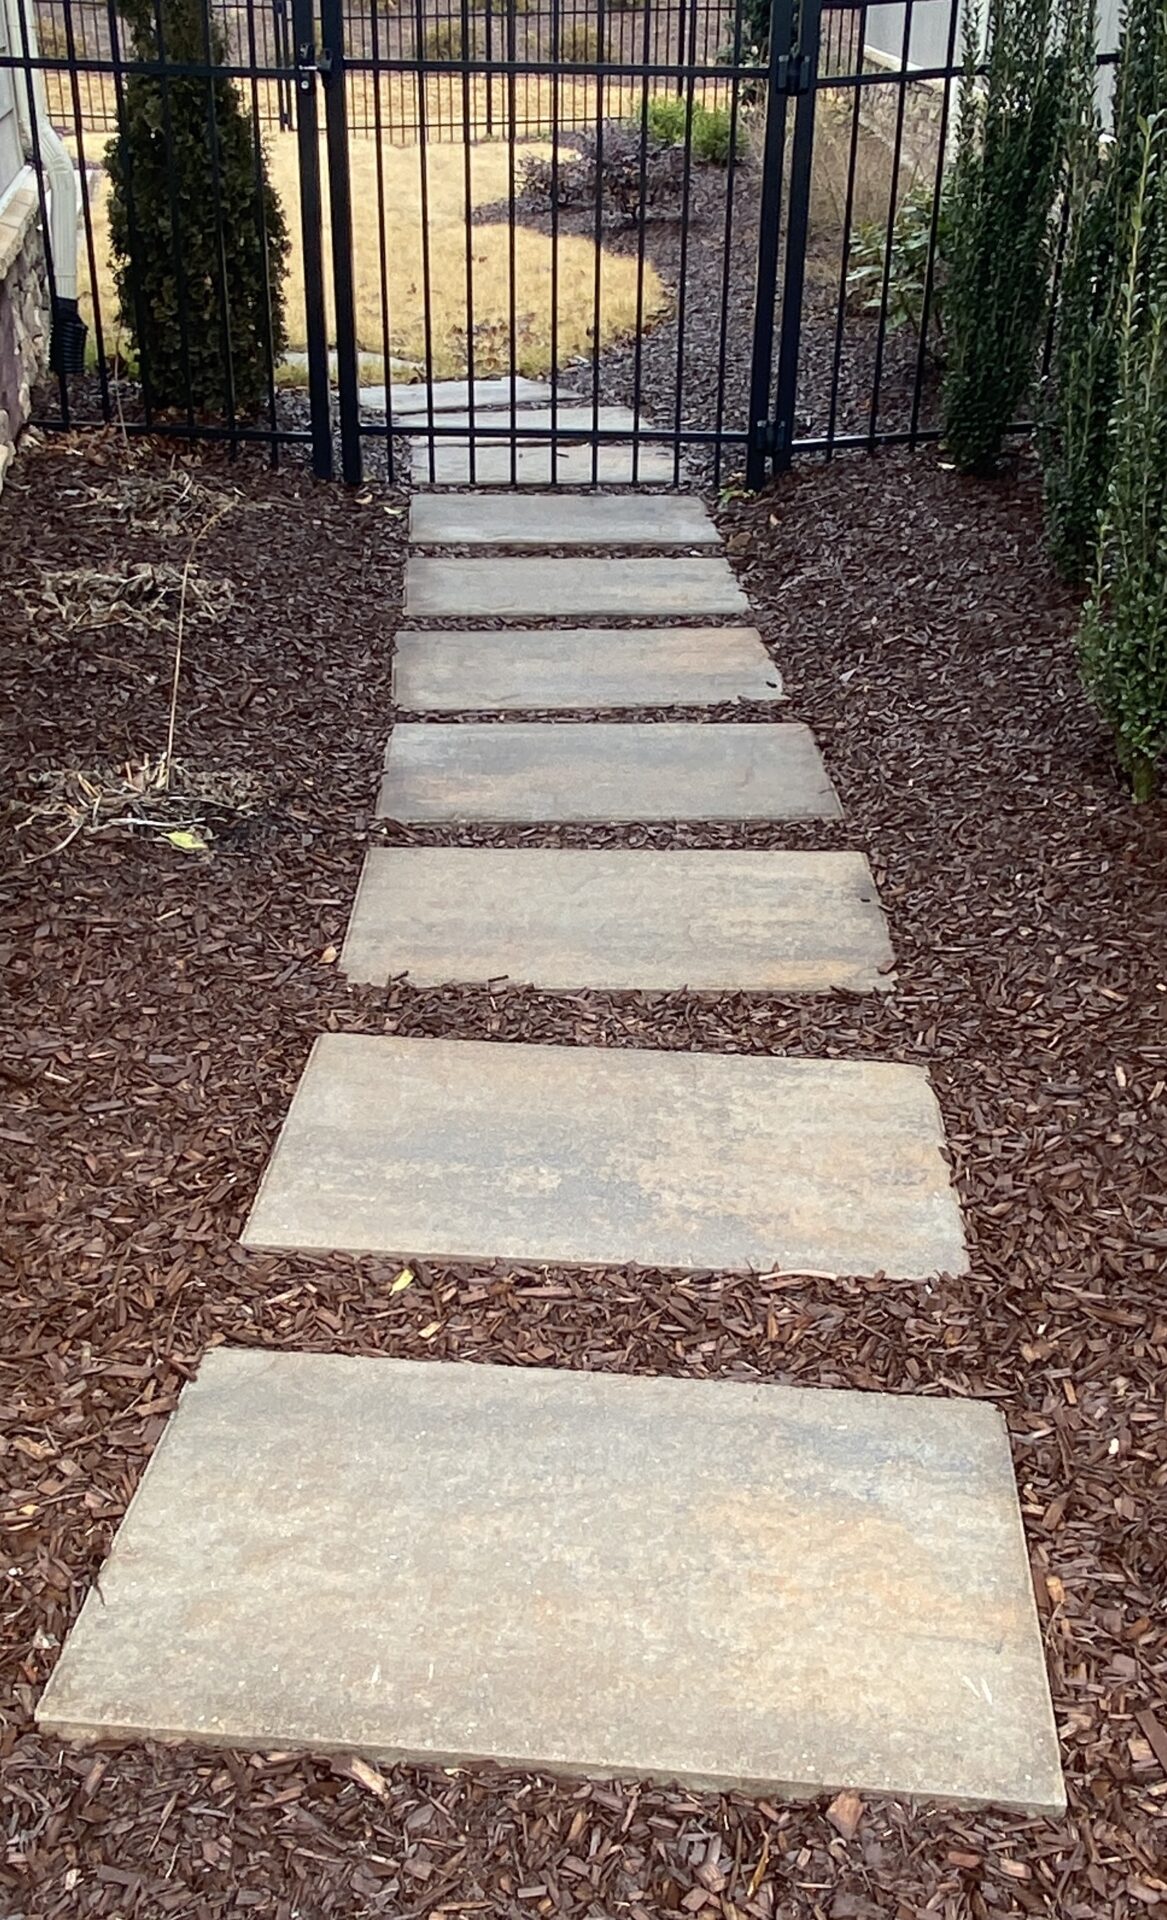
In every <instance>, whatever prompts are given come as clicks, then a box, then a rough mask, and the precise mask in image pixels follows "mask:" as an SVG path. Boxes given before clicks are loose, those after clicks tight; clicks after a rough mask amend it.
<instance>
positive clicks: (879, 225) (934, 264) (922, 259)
mask: <svg viewBox="0 0 1167 1920" xmlns="http://www.w3.org/2000/svg"><path fill="white" fill-rule="evenodd" d="M933 227H935V239H934V238H933ZM950 246H951V217H950V211H949V200H948V192H947V187H946V185H943V184H942V186H941V189H940V199H939V204H937V201H936V193H935V189H934V188H933V187H931V186H928V185H927V184H926V183H923V182H921V183H920V184H919V185H918V186H915V187H912V188H911V190H910V191H909V192H908V193H906V194H905V195H904V198H903V199H902V200H901V201H900V204H899V206H898V208H897V209H896V215H895V219H894V221H893V222H892V229H891V237H890V242H889V238H888V230H887V225H886V223H885V222H884V221H874V220H872V221H863V222H862V223H861V224H860V225H859V226H858V227H857V228H856V230H855V233H854V235H853V236H852V240H851V251H850V257H849V261H848V267H847V291H848V293H849V294H850V295H851V296H852V298H853V299H854V300H855V301H856V302H857V303H858V305H859V307H860V309H861V310H862V311H863V312H864V313H879V312H881V311H883V312H885V314H886V324H887V330H888V332H889V333H897V332H898V331H899V330H900V328H902V327H911V328H912V329H913V330H914V331H918V329H919V328H920V326H921V324H922V322H923V319H924V303H925V299H927V303H928V324H929V329H930V330H931V329H933V328H934V329H935V331H936V334H937V336H938V337H940V338H942V337H943V333H944V290H945V284H946V281H947V277H948V254H949V248H950ZM929 263H931V288H930V290H929ZM885 276H886V280H887V293H886V307H885V294H884V279H885Z"/></svg>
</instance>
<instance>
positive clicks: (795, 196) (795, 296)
mask: <svg viewBox="0 0 1167 1920" xmlns="http://www.w3.org/2000/svg"><path fill="white" fill-rule="evenodd" d="M822 11H823V0H802V9H801V15H800V19H799V28H798V54H797V78H796V85H797V89H798V92H797V104H796V106H795V109H794V142H793V146H792V150H791V158H790V202H789V208H788V211H787V215H786V259H785V267H784V271H783V276H782V327H781V333H780V335H779V340H778V392H777V397H776V403H775V410H774V432H773V435H772V447H773V458H774V469H775V472H778V473H781V472H784V471H785V469H786V468H787V467H788V466H789V465H790V459H791V450H792V448H793V445H794V409H795V405H796V402H797V398H798V352H799V345H800V343H801V339H802V297H803V291H804V288H805V285H806V243H807V235H808V232H809V227H810V177H811V168H812V165H813V162H814V119H815V105H816V102H817V100H818V92H817V87H816V82H817V80H818V66H819V34H820V28H821V24H822Z"/></svg>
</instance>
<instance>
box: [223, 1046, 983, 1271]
mask: <svg viewBox="0 0 1167 1920" xmlns="http://www.w3.org/2000/svg"><path fill="white" fill-rule="evenodd" d="M244 1241H245V1243H246V1244H247V1245H248V1246H252V1247H302V1248H317V1249H324V1248H331V1249H336V1250H337V1251H339V1252H350V1253H362V1252H367V1253H373V1252H378V1253H394V1254H402V1255H410V1254H426V1255H433V1256H434V1257H435V1258H451V1259H453V1258H465V1259H477V1258H489V1259H500V1260H525V1261H542V1260H554V1261H565V1262H568V1263H570V1264H573V1265H574V1264H585V1265H601V1266H608V1265H614V1266H619V1265H622V1264H624V1263H625V1262H626V1261H634V1262H636V1263H637V1264H638V1265H640V1266H649V1267H685V1268H712V1269H724V1270H730V1271H733V1272H745V1271H748V1270H749V1269H751V1268H779V1267H780V1268H783V1269H785V1270H787V1271H792V1272H797V1273H806V1272H812V1273H841V1274H871V1273H886V1274H888V1275H889V1276H891V1277H893V1278H896V1279H922V1278H926V1277H928V1276H929V1275H931V1274H934V1273H937V1272H941V1271H943V1272H963V1271H964V1270H965V1265H966V1261H965V1253H964V1243H963V1238H962V1234H961V1222H960V1212H959V1208H958V1206H957V1203H956V1199H955V1196H954V1194H953V1191H952V1188H951V1186H950V1184H949V1178H948V1169H947V1167H946V1165H945V1161H944V1157H943V1153H942V1151H941V1125H940V1116H939V1113H938V1111H937V1107H936V1101H935V1099H934V1097H933V1094H932V1090H931V1088H930V1087H929V1085H928V1080H927V1076H926V1075H925V1074H924V1073H923V1072H922V1071H921V1070H920V1069H919V1068H918V1067H906V1066H898V1065H886V1064H884V1063H882V1062H879V1063H866V1062H857V1061H840V1060H802V1059H797V1060H790V1059H769V1058H764V1057H758V1058H753V1057H750V1058H742V1057H737V1056H735V1055H732V1054H699V1053H656V1052H650V1051H647V1050H645V1049H640V1048H605V1047H544V1046H526V1045H523V1046H504V1045H502V1044H491V1043H490V1042H486V1041H468V1040H399V1039H395V1038H385V1037H382V1036H379V1035H371V1034H344V1033H327V1034H324V1035H322V1036H321V1038H320V1039H318V1040H317V1042H316V1044H315V1046H314V1048H313V1051H312V1055H311V1058H310V1060H309V1062H308V1066H307V1067H306V1069H305V1072H304V1075H303V1078H302V1079H301V1081H300V1084H299V1086H298V1088H297V1089H296V1094H295V1097H294V1099H293V1101H292V1107H291V1111H290V1113H289V1115H288V1118H287V1120H286V1121H285V1123H284V1127H283V1131H282V1132H281V1134H280V1137H279V1140H278V1142H277V1144H276V1148H275V1152H274V1154H273V1156H272V1159H271V1162H270V1164H269V1166H268V1169H267V1172H266V1174H265V1175H264V1178H263V1183H262V1185H261V1187H260V1191H259V1195H258V1198H257V1199H256V1202H255V1205H254V1207H253V1208H252V1211H251V1215H250V1218H249V1219H248V1222H247V1227H246V1231H245V1233H244Z"/></svg>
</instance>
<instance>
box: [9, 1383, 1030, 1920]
mask: <svg viewBox="0 0 1167 1920" xmlns="http://www.w3.org/2000/svg"><path fill="white" fill-rule="evenodd" d="M38 1718H39V1720H40V1723H41V1726H42V1727H43V1728H45V1729H46V1730H47V1731H48V1732H51V1733H53V1734H63V1735H65V1736H66V1737H77V1736H82V1737H86V1736H97V1737H106V1738H108V1737H111V1736H112V1737H121V1738H123V1739H124V1738H126V1737H127V1736H128V1737H133V1738H142V1737H153V1738H159V1739H165V1740H172V1739H181V1740H186V1741H190V1742H194V1743H197V1744H198V1745H199V1746H207V1745H220V1746H222V1745H226V1746H231V1747H244V1748H259V1749H265V1750H273V1751H296V1750H302V1749H304V1748H307V1749H309V1750H311V1751H315V1752H320V1753H323V1754H330V1753H336V1752H338V1751H340V1752H345V1751H348V1752H354V1753H357V1754H359V1755H362V1756H364V1757H365V1758H367V1759H369V1760H373V1761H380V1762H382V1763H390V1762H395V1761H416V1762H421V1763H423V1764H429V1765H442V1766H455V1765H462V1764H466V1763H474V1762H476V1761H487V1760H497V1761H501V1762H502V1763H503V1764H504V1765H506V1766H511V1767H522V1768H525V1769H530V1770H537V1771H538V1772H547V1771H553V1772H556V1773H566V1774H569V1775H571V1774H575V1775H579V1774H583V1775H585V1776H591V1777H600V1778H604V1777H611V1776H613V1775H614V1776H617V1777H623V1778H628V1777H632V1778H637V1779H639V1778H645V1777H647V1778H649V1779H653V1780H657V1781H661V1782H673V1781H679V1782H681V1783H684V1784H687V1785H691V1786H695V1787H721V1788H739V1789H743V1790H745V1791H754V1792H757V1793H765V1794H769V1795H773V1796H774V1797H775V1798H778V1797H780V1796H788V1795H792V1794H808V1793H809V1794H816V1793H819V1792H821V1791H822V1790H823V1789H838V1788H841V1787H851V1788H856V1789H858V1790H859V1791H860V1792H866V1793H898V1794H909V1795H917V1796H923V1797H925V1798H928V1799H931V1798H933V1797H937V1798H940V1799H953V1800H958V1801H964V1802H986V1801H987V1802H997V1803H1000V1804H1003V1805H1005V1806H1008V1807H1016V1808H1022V1809H1026V1810H1029V1811H1034V1812H1041V1813H1058V1812H1060V1811H1061V1810H1062V1808H1063V1806H1064V1792H1063V1787H1062V1778H1061V1770H1060V1766H1059V1761H1058V1747H1057V1738H1056V1733H1055V1729H1054V1724H1053V1717H1052V1714H1051V1710H1050V1701H1049V1692H1048V1686H1047V1682H1046V1677H1045V1669H1044V1664H1043V1660H1042V1648H1041V1639H1040V1635H1039V1631H1038V1624H1037V1616H1036V1613H1035V1609H1034V1604H1033V1594H1032V1588H1031V1584H1030V1578H1029V1571H1028V1566H1027V1562H1026V1555H1025V1544H1024V1537H1023V1534H1022V1530H1021V1522H1020V1515H1019V1512H1018V1503H1017V1494H1016V1491H1015V1486H1014V1479H1013V1470H1012V1465H1011V1462H1010V1457H1009V1444H1008V1440H1007V1438H1006V1434H1005V1428H1004V1425H1003V1422H1002V1419H1001V1416H1000V1414H999V1413H998V1412H997V1411H996V1409H995V1408H993V1407H990V1406H988V1405H986V1404H985V1403H984V1402H978V1401H974V1400H949V1399H939V1398H924V1397H912V1396H909V1395H906V1394H897V1395H886V1394H876V1393H844V1392H838V1391H830V1390H827V1391H819V1392H815V1391H813V1390H810V1389H806V1388H796V1387H795V1388H792V1387H781V1386H773V1385H770V1384H746V1383H742V1382H731V1381H703V1380H675V1379H668V1378H656V1379H639V1378H627V1377H622V1376H620V1375H615V1374H612V1375H609V1374H603V1373H574V1372H554V1371H552V1370H550V1369H545V1368H534V1367H489V1366H473V1365H469V1364H466V1363H462V1364H458V1365H451V1364H441V1363H432V1362H431V1363H425V1362H417V1361H407V1360H388V1359H381V1358H375V1357H367V1358H366V1357H362V1358H352V1357H349V1356H346V1355H341V1354H320V1353H312V1354H309V1353H264V1352H259V1351H256V1350H255V1349H246V1350H232V1349H229V1348H218V1349H216V1350H212V1351H211V1352H210V1353H208V1354H207V1355H206V1356H205V1357H204V1359H203V1361H202V1365H201V1367H200V1370H199V1374H198V1377H197V1379H196V1380H195V1381H194V1383H193V1384H192V1385H189V1386H187V1387H185V1388H184V1389H183V1393H182V1398H181V1400H180V1402H179V1406H178V1411H177V1412H176V1413H175V1414H174V1415H173V1417H172V1419H171V1421H170V1424H169V1426H168V1427H167V1430H166V1432H165V1433H164V1435H163V1437H162V1440H161V1442H160V1443H159V1445H158V1447H157V1449H156V1451H155V1453H154V1457H153V1459H152V1460H151V1462H150V1464H149V1466H148V1468H147V1470H146V1474H145V1477H144V1479H143V1481H142V1484H141V1487H140V1488H139V1491H138V1493H137V1495H136V1497H135V1499H134V1502H133V1504H132V1506H131V1507H130V1510H129V1512H128V1514H127V1516H126V1518H125V1520H124V1521H123V1522H122V1525H121V1528H120V1530H119V1532H118V1535H117V1538H116V1540H115V1542H114V1546H113V1551H112V1553H111V1555H110V1557H109V1560H108V1561H107V1563H106V1565H105V1566H104V1567H103V1568H102V1571H101V1590H100V1593H98V1592H97V1591H94V1592H93V1593H91V1594H90V1596H89V1598H88V1599H87V1600H86V1602H85V1606H84V1608H83V1610H82V1613H81V1617H80V1619H79V1621H78V1623H77V1625H76V1627H75V1628H74V1629H73V1632H72V1633H71V1634H70V1636H69V1639H68V1641H67V1643H66V1646H65V1651H64V1653H63V1654H62V1656H61V1658H60V1660H59V1662H58V1664H57V1667H56V1671H55V1672H54V1674H53V1675H52V1677H51V1678H50V1680H49V1684H48V1686H47V1688H46V1690H45V1693H44V1695H43V1697H42V1700H41V1704H40V1708H39V1713H38ZM432 1897H433V1896H431V1899H432Z"/></svg>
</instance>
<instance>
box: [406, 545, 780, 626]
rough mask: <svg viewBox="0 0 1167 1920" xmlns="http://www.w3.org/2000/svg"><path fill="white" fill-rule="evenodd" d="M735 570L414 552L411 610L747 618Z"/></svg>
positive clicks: (685, 562) (425, 615)
mask: <svg viewBox="0 0 1167 1920" xmlns="http://www.w3.org/2000/svg"><path fill="white" fill-rule="evenodd" d="M749 609H750V603H749V601H748V600H747V599H746V596H745V594H744V593H743V592H742V590H741V588H740V587H739V586H738V583H737V581H736V579H735V578H734V576H733V573H732V571H731V569H730V567H729V565H728V563H727V562H726V561H725V560H723V559H722V558H721V557H720V556H718V558H717V559H716V560H689V559H681V560H647V559H646V560H640V559H635V560H574V559H572V560H542V559H534V558H531V559H527V558H519V559H515V560H511V559H500V560H479V559H474V560H447V559H431V558H430V557H429V556H427V555H419V554H414V555H412V557H411V558H410V559H409V560H408V561H407V562H406V566H405V611H406V613H408V614H409V615H410V616H411V617H412V618H414V619H427V620H432V619H438V618H448V617H450V616H453V617H454V618H455V619H470V618H477V617H479V616H482V615H488V616H489V617H491V618H492V619H496V620H518V619H528V620H529V619H532V618H535V619H539V620H553V619H559V618H561V617H570V616H572V615H575V616H577V617H578V616H580V615H585V616H591V615H594V616H595V617H596V618H597V619H602V618H604V617H605V616H611V615H623V614H627V615H630V616H633V617H637V618H642V619H648V618H650V617H652V616H654V615H657V616H664V617H666V618H667V617H669V616H670V615H671V616H674V617H675V616H676V615H678V614H679V615H681V616H682V617H683V616H684V615H686V614H702V613H706V614H708V613H737V614H742V613H748V612H749Z"/></svg>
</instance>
